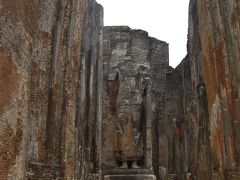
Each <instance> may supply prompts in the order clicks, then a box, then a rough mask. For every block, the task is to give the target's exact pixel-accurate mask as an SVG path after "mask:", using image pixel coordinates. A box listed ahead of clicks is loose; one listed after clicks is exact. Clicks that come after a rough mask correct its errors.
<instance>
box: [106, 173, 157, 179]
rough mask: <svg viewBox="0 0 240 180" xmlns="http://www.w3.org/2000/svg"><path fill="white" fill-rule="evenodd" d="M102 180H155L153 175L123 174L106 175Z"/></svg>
mask: <svg viewBox="0 0 240 180" xmlns="http://www.w3.org/2000/svg"><path fill="white" fill-rule="evenodd" d="M104 180H156V177H155V176H154V175H147V174H123V175H106V176H104Z"/></svg>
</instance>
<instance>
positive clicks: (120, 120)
mask: <svg viewBox="0 0 240 180" xmlns="http://www.w3.org/2000/svg"><path fill="white" fill-rule="evenodd" d="M125 67H126V66H125ZM134 67H135V68H136V66H134ZM128 68H131V66H130V67H129V65H128ZM140 81H141V80H140V73H139V69H134V68H133V69H130V70H129V71H128V69H126V68H125V69H120V70H119V90H118V97H117V103H116V110H117V111H116V112H117V115H116V133H115V156H116V158H117V159H118V160H119V161H139V160H142V159H143V137H142V135H143V134H142V131H143V129H142V127H143V123H142V121H143V113H142V112H143V96H142V90H141V85H140V83H141V82H140Z"/></svg>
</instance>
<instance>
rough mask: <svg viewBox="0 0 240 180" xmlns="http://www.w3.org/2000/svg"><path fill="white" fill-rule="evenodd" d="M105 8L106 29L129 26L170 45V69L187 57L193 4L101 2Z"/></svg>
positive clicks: (152, 0)
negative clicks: (189, 22)
mask: <svg viewBox="0 0 240 180" xmlns="http://www.w3.org/2000/svg"><path fill="white" fill-rule="evenodd" d="M97 2H98V3H100V4H102V5H103V7H104V25H105V26H106V25H108V26H114V25H127V26H129V27H131V28H133V29H142V30H145V31H147V32H148V33H149V35H150V36H152V37H155V38H157V39H159V40H163V41H166V42H167V43H169V49H170V50H169V51H170V52H169V53H170V54H169V56H170V65H171V66H173V67H176V66H177V65H178V64H179V63H180V62H181V60H182V59H183V58H184V56H185V55H186V42H187V28H188V4H189V0H97Z"/></svg>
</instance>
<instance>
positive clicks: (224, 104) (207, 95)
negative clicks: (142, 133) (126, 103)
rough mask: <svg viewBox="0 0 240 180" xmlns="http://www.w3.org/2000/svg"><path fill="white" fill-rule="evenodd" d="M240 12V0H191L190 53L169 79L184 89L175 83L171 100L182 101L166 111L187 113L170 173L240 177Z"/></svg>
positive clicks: (176, 129)
mask: <svg viewBox="0 0 240 180" xmlns="http://www.w3.org/2000/svg"><path fill="white" fill-rule="evenodd" d="M239 12H240V4H239V2H238V1H236V0H231V1H208V0H191V1H190V7H189V35H188V55H187V57H186V58H185V59H184V60H183V62H182V63H181V64H180V65H179V66H178V67H177V68H176V69H175V70H174V71H173V72H172V73H171V74H170V79H169V80H167V84H169V85H171V84H174V83H175V85H174V86H175V87H178V88H179V87H180V89H182V90H180V91H179V90H178V91H173V90H171V89H172V88H171V86H169V88H168V89H169V90H170V91H169V90H168V92H170V95H171V92H172V91H173V92H172V94H174V96H170V100H171V101H174V102H179V99H182V100H181V104H179V105H178V107H175V105H174V106H173V105H172V103H170V104H171V105H170V106H169V105H167V109H166V112H167V117H168V116H169V115H170V116H171V118H172V117H173V116H175V115H177V114H178V113H179V112H180V113H181V114H182V115H183V117H184V118H183V121H181V118H180V119H179V121H180V122H181V123H180V124H181V125H180V128H179V127H174V126H170V129H172V130H171V131H169V132H172V133H173V134H175V136H176V137H177V135H178V134H180V136H179V137H178V138H172V139H173V140H172V139H171V140H170V142H174V143H173V145H171V146H170V147H171V148H172V146H174V148H173V151H172V152H171V151H168V153H170V155H169V159H168V165H169V164H170V166H168V169H169V174H171V173H172V174H174V176H178V177H179V178H183V174H184V176H189V177H192V178H194V177H195V178H197V179H216V180H219V179H239V178H240V170H239V152H240V151H239V132H240V131H239V122H240V121H239V117H240V114H239V109H240V104H239V100H240V99H239V84H240V83H239V78H240V77H239V59H240V54H239V50H240V44H239V42H240V41H239V37H240V31H239V27H240V26H239V22H240V21H239V20H240V13H239ZM186 73H187V74H186ZM176 74H177V75H176ZM185 74H186V75H185ZM171 76H172V77H174V76H177V77H179V78H180V80H181V81H178V83H176V79H177V77H176V78H173V79H174V80H172V78H171ZM174 81H175V82H174ZM168 94H169V93H168ZM176 94H177V95H176ZM175 95H176V96H175ZM168 97H169V95H167V98H168ZM168 104H169V103H168ZM177 104H178V103H177ZM169 107H170V109H169ZM175 109H177V111H176V112H177V113H176V114H175V113H172V111H173V110H175ZM169 112H170V113H169ZM171 136H174V135H171ZM159 138H161V137H159ZM176 141H177V142H176ZM176 145H177V146H176ZM179 158H180V159H179ZM180 162H182V164H179V163H180Z"/></svg>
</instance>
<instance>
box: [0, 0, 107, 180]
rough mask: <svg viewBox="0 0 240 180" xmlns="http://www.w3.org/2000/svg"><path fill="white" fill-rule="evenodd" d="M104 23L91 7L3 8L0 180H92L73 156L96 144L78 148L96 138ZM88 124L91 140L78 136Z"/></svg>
mask: <svg viewBox="0 0 240 180" xmlns="http://www.w3.org/2000/svg"><path fill="white" fill-rule="evenodd" d="M102 16H103V13H102V7H101V6H100V5H98V4H97V3H96V2H94V1H92V0H89V1H85V0H77V1H75V0H62V1H56V0H44V1H26V0H24V1H22V0H10V1H1V2H0V73H1V76H0V89H1V91H0V98H1V101H0V179H7V178H13V179H23V178H24V177H26V176H27V177H29V178H40V177H49V178H56V177H59V176H60V177H68V178H72V177H74V176H75V177H82V176H83V174H85V173H90V171H91V170H90V168H83V165H82V163H84V161H82V159H80V157H79V156H80V155H79V152H78V151H81V149H83V148H85V149H87V148H88V149H91V150H92V149H96V148H95V147H96V146H98V144H97V143H98V141H99V139H95V140H96V141H97V143H96V142H95V144H91V146H90V143H92V142H94V141H91V142H88V143H86V144H84V145H82V144H81V142H82V141H83V140H82V139H83V138H86V139H87V137H92V138H94V137H99V130H98V131H96V129H97V128H98V129H99V126H100V125H99V123H101V122H100V121H101V118H100V117H101V109H100V104H101V96H100V94H101V91H100V89H101V80H99V79H101V53H100V52H101V31H102V26H103V22H102ZM83 37H84V38H83ZM81 52H82V54H81ZM84 54H87V55H88V56H90V57H87V59H85V58H84V57H85V55H84ZM86 64H89V66H85V68H83V67H84V65H86ZM84 78H85V79H88V80H89V81H90V80H91V84H87V86H86V87H85V88H86V90H85V91H86V92H83V91H79V89H81V87H80V85H82V84H81V83H82V81H86V80H83V79H84ZM83 93H87V94H88V102H87V103H89V109H91V110H86V109H84V110H82V108H83V107H82V105H81V104H80V103H81V102H80V99H81V96H83V95H82V94H83ZM78 100H79V101H78ZM93 101H94V102H93ZM79 112H81V113H84V115H83V116H82V117H81V118H82V119H81V118H80V117H79V116H80V115H79ZM87 114H89V115H87ZM90 115H91V117H90ZM80 121H81V123H82V124H81V123H80ZM86 122H88V123H87V124H88V127H87V128H88V129H86V128H85V132H89V131H90V129H91V131H92V133H94V135H92V134H87V135H86V136H87V137H84V136H81V135H82V133H83V131H84V130H83V124H84V123H85V124H86ZM93 124H94V125H93ZM89 141H90V139H89ZM92 151H93V150H92ZM80 154H81V155H83V154H84V157H85V156H87V155H86V154H87V152H82V153H80ZM94 154H97V153H94ZM99 159H100V158H99V154H97V155H96V156H95V159H94V160H92V163H94V165H95V161H99ZM79 164H80V165H79ZM96 164H100V162H98V163H96ZM80 166H81V167H80ZM85 169H87V170H86V171H85ZM98 169H99V165H97V167H95V170H96V171H98ZM91 173H95V171H94V170H92V172H91Z"/></svg>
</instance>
